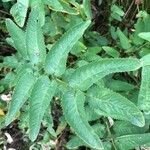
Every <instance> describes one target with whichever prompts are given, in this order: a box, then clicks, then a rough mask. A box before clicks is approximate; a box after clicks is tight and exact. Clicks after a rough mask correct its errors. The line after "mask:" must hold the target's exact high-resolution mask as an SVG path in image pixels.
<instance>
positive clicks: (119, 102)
mask: <svg viewBox="0 0 150 150" xmlns="http://www.w3.org/2000/svg"><path fill="white" fill-rule="evenodd" d="M88 99H89V101H88V102H89V105H90V107H91V108H92V109H94V110H95V112H97V113H98V114H100V115H103V116H108V117H112V118H115V119H119V120H125V121H129V122H131V123H132V124H134V125H136V126H139V127H143V126H144V125H145V120H144V116H143V114H142V112H141V111H140V110H139V109H138V108H137V106H136V105H135V104H134V103H132V102H131V101H129V100H128V99H127V98H125V97H123V96H122V95H120V94H119V93H116V92H113V91H111V90H109V89H107V88H104V87H101V88H98V87H97V86H95V87H92V88H90V89H89V90H88Z"/></svg>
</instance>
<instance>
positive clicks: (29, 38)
mask: <svg viewBox="0 0 150 150" xmlns="http://www.w3.org/2000/svg"><path fill="white" fill-rule="evenodd" d="M38 17H39V12H38V9H37V8H36V7H35V8H33V9H32V11H31V13H30V16H29V20H28V24H27V33H26V43H27V52H28V54H29V58H30V61H31V62H32V64H38V63H41V62H42V63H43V62H44V60H45V57H46V49H45V44H44V37H43V33H42V29H41V27H40V22H39V18H38Z"/></svg>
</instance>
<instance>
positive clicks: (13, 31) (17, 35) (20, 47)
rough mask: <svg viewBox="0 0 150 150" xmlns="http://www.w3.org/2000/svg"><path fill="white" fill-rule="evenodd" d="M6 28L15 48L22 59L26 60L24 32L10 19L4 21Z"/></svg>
mask: <svg viewBox="0 0 150 150" xmlns="http://www.w3.org/2000/svg"><path fill="white" fill-rule="evenodd" d="M6 26H7V30H8V31H9V34H10V35H11V38H12V40H13V42H14V45H15V48H16V49H17V51H18V52H19V53H20V54H21V56H22V57H23V58H24V59H28V55H27V50H26V40H25V32H24V31H23V30H21V29H20V28H19V27H18V26H17V25H16V24H15V23H14V22H13V21H12V20H10V19H6Z"/></svg>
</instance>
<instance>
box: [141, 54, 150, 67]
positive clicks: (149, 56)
mask: <svg viewBox="0 0 150 150" xmlns="http://www.w3.org/2000/svg"><path fill="white" fill-rule="evenodd" d="M141 64H142V67H144V66H148V65H150V54H147V55H145V56H144V57H142V58H141Z"/></svg>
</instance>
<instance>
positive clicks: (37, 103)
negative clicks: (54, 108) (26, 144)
mask: <svg viewBox="0 0 150 150" xmlns="http://www.w3.org/2000/svg"><path fill="white" fill-rule="evenodd" d="M55 90H56V82H55V81H52V82H50V80H49V78H48V77H47V76H41V77H40V78H39V79H38V80H37V81H36V83H35V85H34V87H33V90H32V92H31V96H30V99H29V102H30V103H29V106H30V110H29V135H30V139H31V140H32V141H34V140H35V139H36V138H37V136H38V133H39V130H40V126H41V121H42V118H43V116H44V113H45V111H46V109H47V108H48V107H49V104H50V101H51V100H52V97H53V96H54V93H55Z"/></svg>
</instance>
